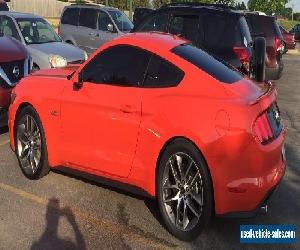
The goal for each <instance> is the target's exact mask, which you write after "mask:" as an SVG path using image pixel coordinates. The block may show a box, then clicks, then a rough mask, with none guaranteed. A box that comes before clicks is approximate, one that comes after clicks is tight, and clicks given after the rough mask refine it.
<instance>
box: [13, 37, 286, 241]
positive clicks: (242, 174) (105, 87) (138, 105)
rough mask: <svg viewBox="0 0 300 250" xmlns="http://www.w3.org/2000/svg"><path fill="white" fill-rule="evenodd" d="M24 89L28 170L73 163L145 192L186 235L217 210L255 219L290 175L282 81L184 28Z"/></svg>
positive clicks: (37, 172)
mask: <svg viewBox="0 0 300 250" xmlns="http://www.w3.org/2000/svg"><path fill="white" fill-rule="evenodd" d="M133 65H134V67H133ZM54 76H55V77H54ZM13 96H14V98H13V100H12V104H11V106H10V110H9V133H10V139H11V147H12V149H13V150H14V151H15V152H16V155H17V158H18V160H19V164H20V168H21V170H22V171H23V173H24V175H25V176H26V177H28V178H30V179H38V178H41V177H43V176H44V175H46V174H47V173H48V172H49V169H50V168H56V167H57V166H66V167H67V168H70V169H75V170H78V171H82V172H85V173H89V174H93V175H96V176H104V177H106V178H108V179H110V180H112V182H113V181H118V182H122V183H126V184H129V185H130V186H131V187H132V186H134V187H137V188H139V189H141V190H144V191H145V192H146V193H147V194H148V195H150V196H153V197H156V199H157V202H158V206H159V210H160V212H161V216H162V219H163V222H164V223H165V225H166V227H167V229H168V230H169V231H170V232H171V233H172V234H174V235H175V236H176V237H178V238H179V239H181V240H192V239H194V238H196V237H197V236H198V235H199V233H200V232H201V231H202V230H203V229H204V227H205V226H206V224H207V223H208V222H209V219H210V217H211V215H212V214H216V215H217V216H221V215H223V216H226V215H227V216H233V215H240V216H252V215H254V214H255V213H256V212H257V211H258V209H259V208H260V207H261V206H265V204H266V202H267V199H268V198H269V197H270V195H271V194H272V192H273V191H274V190H275V189H276V187H277V185H278V184H279V182H280V180H281V178H282V177H283V175H284V171H285V153H284V152H285V151H284V136H285V132H284V131H285V129H284V126H283V123H282V120H281V117H280V112H279V109H278V106H277V104H276V99H277V93H276V90H275V87H274V85H273V84H272V83H269V82H267V83H266V84H264V83H256V82H253V81H251V80H249V78H248V77H245V78H244V76H243V75H242V74H241V73H240V72H239V71H237V70H236V69H235V68H233V67H231V66H228V65H225V64H223V63H222V62H220V61H218V60H216V59H215V58H213V57H212V56H210V55H209V54H207V53H206V52H204V51H203V50H201V49H199V48H197V47H195V46H193V45H192V44H191V43H189V42H187V41H186V40H184V39H181V38H178V37H175V36H173V35H167V34H162V33H156V32H148V33H135V34H128V35H124V36H121V37H119V38H116V39H114V40H113V41H110V42H108V43H106V44H105V45H103V46H101V48H99V49H98V51H97V52H95V53H94V54H93V56H92V57H90V58H89V60H88V61H87V62H85V63H84V64H83V65H81V66H72V67H67V68H63V69H51V70H42V71H39V72H37V73H34V74H32V75H31V76H29V77H26V78H25V79H23V80H22V81H21V83H20V84H18V85H17V87H16V88H15V89H14V91H13ZM79 114H80V119H78V115H79ZM149 145H151V147H149Z"/></svg>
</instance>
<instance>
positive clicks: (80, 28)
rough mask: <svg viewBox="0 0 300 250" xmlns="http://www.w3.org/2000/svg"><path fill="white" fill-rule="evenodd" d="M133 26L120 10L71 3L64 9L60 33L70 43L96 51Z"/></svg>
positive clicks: (88, 50)
mask: <svg viewBox="0 0 300 250" xmlns="http://www.w3.org/2000/svg"><path fill="white" fill-rule="evenodd" d="M132 28H133V24H132V22H131V21H130V20H129V18H128V17H127V16H126V15H125V14H124V13H123V12H122V11H120V10H118V9H116V8H109V7H104V6H99V5H75V4H74V5H70V6H67V7H65V9H64V10H63V13H62V16H61V19H60V27H59V35H60V36H61V38H62V39H63V40H64V41H65V42H67V43H70V44H74V45H76V46H78V47H79V48H81V49H83V50H85V51H86V52H87V53H88V54H91V53H92V52H94V51H95V50H96V49H97V48H99V46H100V45H102V44H103V43H105V42H107V41H110V40H112V39H113V38H115V37H117V36H120V35H122V34H124V33H128V32H129V31H130V30H131V29H132Z"/></svg>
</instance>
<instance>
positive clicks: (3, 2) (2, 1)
mask: <svg viewBox="0 0 300 250" xmlns="http://www.w3.org/2000/svg"><path fill="white" fill-rule="evenodd" d="M7 2H10V0H0V11H9V7H8V5H7Z"/></svg>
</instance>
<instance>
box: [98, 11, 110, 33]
mask: <svg viewBox="0 0 300 250" xmlns="http://www.w3.org/2000/svg"><path fill="white" fill-rule="evenodd" d="M108 24H112V21H111V20H110V18H109V16H108V14H106V13H105V12H102V11H99V12H98V29H99V30H102V31H107V25H108Z"/></svg>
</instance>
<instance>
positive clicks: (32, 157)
mask: <svg viewBox="0 0 300 250" xmlns="http://www.w3.org/2000/svg"><path fill="white" fill-rule="evenodd" d="M29 162H30V166H31V169H32V173H33V174H34V172H35V170H36V162H35V159H34V155H33V152H32V151H31V153H30V157H29Z"/></svg>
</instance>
